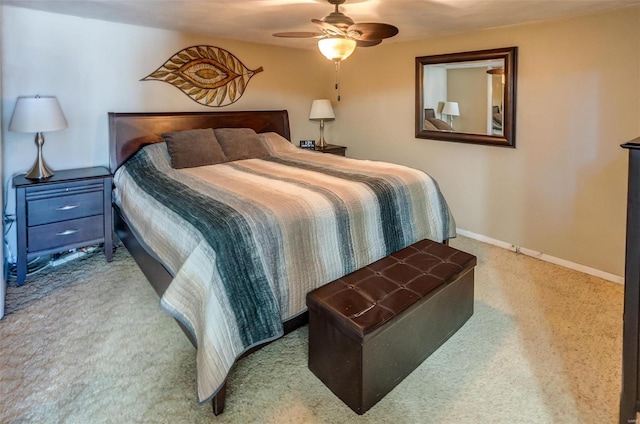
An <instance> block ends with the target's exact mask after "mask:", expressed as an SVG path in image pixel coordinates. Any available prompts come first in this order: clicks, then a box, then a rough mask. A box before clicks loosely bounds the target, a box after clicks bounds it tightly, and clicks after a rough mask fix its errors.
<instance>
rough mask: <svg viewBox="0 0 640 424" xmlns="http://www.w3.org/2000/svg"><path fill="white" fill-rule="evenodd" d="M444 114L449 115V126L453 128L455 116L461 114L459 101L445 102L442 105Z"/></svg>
mask: <svg viewBox="0 0 640 424" xmlns="http://www.w3.org/2000/svg"><path fill="white" fill-rule="evenodd" d="M442 114H443V115H449V126H451V128H453V117H454V116H460V108H459V107H458V102H444V106H443V107H442Z"/></svg>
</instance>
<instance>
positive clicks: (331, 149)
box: [316, 144, 347, 156]
mask: <svg viewBox="0 0 640 424" xmlns="http://www.w3.org/2000/svg"><path fill="white" fill-rule="evenodd" d="M346 151H347V148H346V147H345V146H338V145H337V144H327V147H325V148H322V147H319V146H316V152H322V153H331V154H332V155H338V156H345V155H346Z"/></svg>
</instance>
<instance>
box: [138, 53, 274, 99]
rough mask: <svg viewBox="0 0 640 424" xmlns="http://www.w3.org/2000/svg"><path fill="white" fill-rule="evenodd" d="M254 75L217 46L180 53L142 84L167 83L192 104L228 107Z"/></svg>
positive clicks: (240, 94) (145, 78) (238, 96)
mask: <svg viewBox="0 0 640 424" xmlns="http://www.w3.org/2000/svg"><path fill="white" fill-rule="evenodd" d="M262 71H263V69H262V66H261V67H259V68H258V69H254V70H253V71H252V70H250V69H249V68H247V67H246V66H244V64H243V63H242V62H240V60H238V58H237V57H235V56H234V55H233V54H231V53H230V52H228V51H227V50H224V49H221V48H218V47H214V46H191V47H187V48H186V49H184V50H180V51H179V52H178V53H176V54H174V55H173V56H171V57H170V58H169V60H167V61H166V62H165V63H164V64H163V65H162V66H160V67H159V68H158V69H157V70H156V71H155V72H153V73H151V74H150V75H148V76H146V77H144V78H143V79H141V81H154V80H155V81H164V82H168V83H169V84H172V85H174V86H176V87H177V88H179V89H180V90H181V91H182V92H183V93H184V94H186V95H187V96H189V97H191V99H192V100H194V101H196V102H198V103H200V104H202V105H205V106H211V107H220V106H227V105H230V104H231V103H234V102H236V101H238V99H240V97H242V94H244V90H245V89H246V88H247V84H249V80H250V79H251V77H253V76H254V75H255V74H257V73H258V72H262Z"/></svg>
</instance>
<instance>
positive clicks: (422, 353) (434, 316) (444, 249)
mask: <svg viewBox="0 0 640 424" xmlns="http://www.w3.org/2000/svg"><path fill="white" fill-rule="evenodd" d="M475 265H476V257H475V256H473V255H470V254H468V253H465V252H461V251H459V250H456V249H454V248H452V247H449V246H446V245H444V244H441V243H436V242H433V241H430V240H422V241H420V242H418V243H415V244H413V245H411V246H409V247H407V248H405V249H402V250H400V251H398V252H396V253H394V254H392V255H390V256H387V257H385V258H383V259H381V260H379V261H377V262H374V263H372V264H371V265H369V266H367V267H365V268H362V269H360V270H358V271H356V272H353V273H351V274H349V275H346V276H344V277H342V278H340V279H338V280H335V281H333V282H331V283H329V284H327V285H324V286H322V287H320V288H318V289H316V290H314V291H312V292H310V293H309V294H308V295H307V306H308V308H309V369H311V371H312V372H313V373H314V374H315V375H316V376H317V377H318V378H319V379H320V380H322V382H323V383H324V384H325V385H327V387H329V389H331V391H332V392H333V393H335V394H336V395H337V396H338V397H339V398H340V399H342V401H343V402H344V403H346V404H347V405H348V406H349V407H350V408H351V409H353V410H354V411H355V412H357V413H358V414H363V413H365V412H366V411H367V410H368V409H369V408H371V407H372V406H373V405H375V404H376V402H378V401H379V400H380V399H382V398H383V397H384V396H385V395H386V394H387V393H389V392H390V391H391V390H392V389H393V388H394V387H395V386H396V385H397V384H398V383H400V382H401V381H402V380H403V379H404V378H405V377H406V376H407V375H409V374H410V373H411V372H412V371H413V370H414V369H415V368H416V367H417V366H418V365H420V363H422V361H424V360H425V359H426V358H427V357H428V356H429V355H431V354H432V353H433V352H434V351H435V350H436V349H437V348H438V347H440V346H441V345H442V344H443V343H444V342H445V341H446V340H447V339H448V338H449V337H451V336H452V335H453V334H454V333H455V332H456V331H457V330H458V329H459V328H460V327H461V326H462V325H463V324H464V323H465V322H466V321H467V319H469V317H470V316H471V315H472V314H473V269H474V267H475Z"/></svg>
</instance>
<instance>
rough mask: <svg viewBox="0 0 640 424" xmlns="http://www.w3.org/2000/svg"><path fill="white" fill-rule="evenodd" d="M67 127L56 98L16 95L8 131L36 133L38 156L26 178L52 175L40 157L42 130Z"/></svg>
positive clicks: (55, 129)
mask: <svg viewBox="0 0 640 424" xmlns="http://www.w3.org/2000/svg"><path fill="white" fill-rule="evenodd" d="M65 128H67V120H66V119H65V117H64V114H63V113H62V108H60V103H58V99H56V98H55V97H51V96H35V97H22V96H21V97H18V101H17V102H16V107H15V109H14V110H13V116H12V117H11V121H10V122H9V131H13V132H23V133H29V132H34V133H36V138H35V143H36V146H38V156H37V157H36V161H35V163H34V164H33V167H32V168H31V170H29V172H28V173H27V175H26V176H25V177H26V178H29V179H31V180H43V179H46V178H49V177H51V176H52V175H53V171H51V169H50V168H49V167H48V166H47V164H46V163H45V162H44V158H43V157H42V146H43V145H44V136H43V135H42V133H43V132H46V131H58V130H62V129H65Z"/></svg>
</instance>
